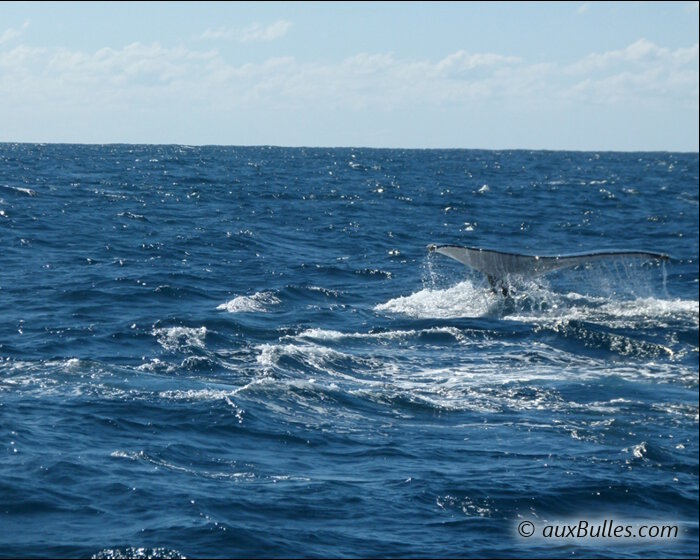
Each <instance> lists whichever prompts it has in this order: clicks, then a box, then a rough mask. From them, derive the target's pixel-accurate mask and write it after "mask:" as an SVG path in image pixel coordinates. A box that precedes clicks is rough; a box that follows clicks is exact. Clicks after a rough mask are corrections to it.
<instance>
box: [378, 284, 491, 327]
mask: <svg viewBox="0 0 700 560" xmlns="http://www.w3.org/2000/svg"><path fill="white" fill-rule="evenodd" d="M500 299H501V298H499V297H497V296H495V295H494V294H492V293H490V291H488V290H483V289H479V288H476V287H474V285H473V284H472V283H471V282H470V281H469V280H465V281H463V282H460V283H459V284H457V285H455V286H452V287H450V288H447V289H431V288H426V289H423V290H420V291H419V292H416V293H415V294H411V295H410V296H402V297H398V298H394V299H390V300H389V301H387V302H386V303H382V304H379V305H377V306H375V308H374V310H375V311H380V312H389V313H401V314H403V315H408V316H409V317H415V318H440V319H450V318H457V317H480V316H483V315H487V314H488V313H489V311H490V310H491V309H492V308H493V306H494V305H498V304H499V303H500Z"/></svg>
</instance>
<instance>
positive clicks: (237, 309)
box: [217, 292, 281, 313]
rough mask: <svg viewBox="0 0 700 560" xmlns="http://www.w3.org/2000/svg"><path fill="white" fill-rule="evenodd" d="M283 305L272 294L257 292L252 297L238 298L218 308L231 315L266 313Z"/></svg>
mask: <svg viewBox="0 0 700 560" xmlns="http://www.w3.org/2000/svg"><path fill="white" fill-rule="evenodd" d="M279 303H281V301H280V299H279V298H278V297H277V296H275V294H274V293H272V292H257V293H255V294H253V295H252V296H238V297H235V298H233V299H232V300H230V301H227V302H226V303H222V304H221V305H219V306H217V309H218V310H220V311H228V312H229V313H266V312H267V311H268V310H269V308H270V306H273V305H278V304H279Z"/></svg>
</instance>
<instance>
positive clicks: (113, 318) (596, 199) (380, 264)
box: [0, 144, 698, 558]
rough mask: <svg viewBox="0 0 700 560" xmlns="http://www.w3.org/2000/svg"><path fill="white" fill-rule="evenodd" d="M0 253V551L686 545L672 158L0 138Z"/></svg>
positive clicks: (657, 548)
mask: <svg viewBox="0 0 700 560" xmlns="http://www.w3.org/2000/svg"><path fill="white" fill-rule="evenodd" d="M429 243H454V244H465V245H475V246H481V247H487V248H492V249H500V250H504V251H515V252H523V253H531V254H535V253H538V254H561V253H572V252H581V251H590V250H607V249H616V250H619V249H636V250H647V251H657V252H664V253H668V254H669V255H670V256H671V260H670V261H669V262H668V263H666V264H663V265H662V264H659V263H653V262H640V261H638V260H633V259H614V260H612V261H611V262H607V263H603V264H597V265H595V266H589V267H582V268H580V269H574V270H569V271H562V272H558V273H556V274H553V275H550V276H548V277H542V278H537V279H535V280H532V279H522V280H521V281H520V282H519V283H518V284H517V285H514V286H513V290H512V293H511V297H510V298H508V299H504V298H502V297H500V296H497V295H494V294H493V293H491V291H490V290H489V288H488V284H487V283H486V282H485V281H484V280H483V278H481V277H480V276H479V274H478V273H475V272H473V271H469V270H468V269H467V268H465V267H464V266H462V265H460V264H459V263H457V262H455V261H451V260H450V259H447V258H445V257H444V256H441V255H434V254H433V255H429V254H428V252H427V250H426V246H427V245H428V244H429ZM0 255H1V256H0V317H1V320H0V442H1V445H0V453H1V454H2V457H3V458H2V461H0V556H5V557H11V556H32V557H54V556H82V557H90V556H95V557H102V558H104V557H112V558H114V557H146V556H149V555H156V556H161V557H163V556H165V557H179V556H188V557H202V556H216V557H221V556H257V557H260V556H263V557H269V556H335V557H337V556H420V557H445V556H493V557H502V556H537V557H542V556H563V555H567V556H568V555H574V556H587V555H597V556H620V555H624V556H628V557H648V556H676V557H677V556H689V557H694V554H696V553H697V550H698V516H697V514H698V155H697V154H673V153H624V154H622V153H601V154H596V153H565V152H527V151H513V152H507V151H504V152H493V151H465V150H454V151H440V150H429V151H415V150H412V151H402V150H370V149H283V148H264V147H260V148H235V147H231V148H224V147H220V148H218V147H201V148H192V147H186V146H126V145H125V146H69V145H48V146H44V145H12V144H4V145H0ZM578 518H582V519H602V518H606V519H615V520H618V519H619V520H621V521H622V520H630V519H643V520H652V521H654V522H659V523H664V524H670V523H674V524H676V525H678V526H679V527H680V528H681V535H680V536H679V538H678V539H675V540H673V541H665V542H663V543H659V542H653V543H652V542H649V541H646V542H645V541H641V540H636V541H628V542H612V541H610V540H608V541H607V542H604V541H598V542H591V541H588V542H585V543H583V542H572V541H567V542H546V541H543V540H528V539H524V538H522V537H519V536H518V535H517V533H516V532H515V528H516V527H517V525H518V523H519V521H521V520H524V519H527V520H532V521H533V522H534V523H546V522H551V521H552V520H571V519H578Z"/></svg>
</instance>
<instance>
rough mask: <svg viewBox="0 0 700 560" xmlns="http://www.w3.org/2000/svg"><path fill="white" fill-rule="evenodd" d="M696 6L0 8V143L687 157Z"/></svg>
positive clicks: (694, 123) (693, 113)
mask: <svg viewBox="0 0 700 560" xmlns="http://www.w3.org/2000/svg"><path fill="white" fill-rule="evenodd" d="M698 21H699V14H698V2H697V1H682V2H203V1H200V2H133V3H132V2H0V142H68V143H98V144H102V143H148V144H189V145H202V144H219V145H276V146H324V147H339V146H353V147H386V148H469V149H549V150H596V151H609V150H614V151H637V150H639V151H657V150H659V151H683V152H697V151H698V138H699V131H698V122H699V120H700V119H699V115H698V105H699V101H698V67H699V63H698V27H699V24H698Z"/></svg>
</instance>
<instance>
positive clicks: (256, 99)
mask: <svg viewBox="0 0 700 560" xmlns="http://www.w3.org/2000/svg"><path fill="white" fill-rule="evenodd" d="M237 37H238V38H239V40H240V38H241V37H243V35H240V34H239V35H238V36H237ZM0 98H2V99H3V104H2V105H0V122H3V121H6V122H9V121H8V119H10V118H12V119H14V120H15V121H16V122H18V123H20V124H18V125H16V128H17V130H20V131H21V130H23V127H25V125H24V124H22V123H21V122H20V121H19V120H17V119H18V118H19V117H17V116H16V115H27V116H26V117H23V118H26V119H30V121H31V122H35V121H37V118H36V115H38V112H39V111H41V110H42V108H43V110H44V111H46V112H47V114H49V115H50V116H51V118H54V116H55V118H65V119H66V120H69V116H70V119H72V120H77V121H80V120H82V121H84V122H92V121H109V122H111V123H112V126H113V127H116V126H118V127H120V130H122V129H126V130H127V131H130V130H132V129H136V128H137V127H141V128H144V127H146V126H147V125H146V124H144V123H151V122H152V123H153V124H152V125H151V126H152V127H153V128H154V129H155V128H158V130H159V131H160V130H162V129H164V127H165V126H176V125H174V124H171V123H179V122H185V121H186V119H188V118H190V119H191V121H193V124H194V126H201V121H202V119H205V120H206V119H209V121H210V126H211V123H214V125H213V126H215V127H218V128H219V129H221V128H222V127H224V126H225V125H223V124H221V123H224V122H228V123H229V124H228V126H229V127H230V126H232V125H231V122H233V123H238V122H244V121H245V122H249V121H253V120H254V119H255V118H257V119H258V121H255V122H263V121H265V120H271V119H272V120H274V118H278V119H279V118H282V119H297V120H296V121H294V122H295V123H296V124H297V129H298V128H299V126H298V123H299V122H301V123H302V124H303V122H304V120H305V119H306V120H308V122H309V127H306V125H303V126H302V128H303V129H304V130H307V128H308V130H313V126H312V125H313V124H314V123H316V121H319V118H318V115H319V114H321V113H324V114H326V115H338V116H340V115H345V118H347V115H349V114H350V115H355V116H356V117H357V118H358V119H361V118H364V116H365V115H366V116H367V117H366V118H368V119H369V118H370V117H369V116H370V115H384V116H385V117H384V118H387V119H388V118H389V117H387V116H386V115H401V117H398V116H397V117H392V118H399V119H400V120H401V122H405V119H406V118H408V117H409V116H416V117H420V115H423V114H424V113H425V112H426V111H433V112H434V113H437V114H444V115H456V114H460V115H464V114H469V115H479V117H480V118H482V115H483V114H489V115H491V116H492V117H493V116H494V115H495V116H498V115H501V114H504V113H506V112H507V113H508V114H511V115H516V116H518V117H519V116H520V115H526V114H530V113H532V112H533V111H535V112H537V111H539V113H537V114H539V115H542V116H543V118H548V117H545V116H546V115H550V114H553V111H555V110H558V111H561V113H562V114H573V113H576V114H581V113H582V112H585V110H586V108H587V107H600V106H601V105H606V106H608V107H611V108H612V110H614V111H617V112H625V111H630V107H640V106H649V107H658V108H661V109H660V110H666V109H665V108H668V107H675V106H683V107H688V110H687V111H686V112H687V114H693V110H694V111H695V113H694V114H697V105H698V45H697V44H695V45H692V46H689V47H687V48H682V49H676V50H671V49H667V48H663V47H659V46H657V45H655V44H654V43H651V42H650V41H646V40H644V39H641V40H639V41H636V42H634V43H632V44H630V45H629V46H627V47H625V48H623V49H619V50H613V51H610V52H603V53H593V54H590V55H588V56H586V57H584V58H582V59H581V60H579V61H577V62H575V63H573V64H571V65H560V64H556V63H553V62H550V63H538V64H531V63H528V62H527V61H526V60H523V59H521V58H518V57H513V56H506V55H501V54H497V53H469V52H466V51H462V50H460V51H456V52H453V53H450V54H447V55H446V56H444V57H442V58H440V59H437V60H429V59H415V58H414V59H406V58H400V57H397V56H396V55H394V54H392V53H358V54H356V55H354V56H351V57H348V58H346V59H343V60H340V61H337V62H326V63H322V62H317V61H300V60H298V59H296V58H293V57H277V58H271V59H268V60H266V61H265V62H262V63H247V64H241V65H232V64H230V63H229V62H228V61H227V60H226V58H225V56H224V55H223V54H222V53H221V52H219V51H218V50H198V49H192V48H188V47H185V46H179V47H166V46H163V45H161V44H158V43H153V44H143V43H133V44H130V45H126V46H124V47H122V48H118V49H113V48H102V49H99V50H97V51H94V52H85V51H80V50H70V49H64V48H60V49H56V48H54V49H47V48H33V47H28V46H23V45H19V46H16V47H14V48H11V49H5V50H3V49H0ZM693 108H694V109H693ZM591 110H592V111H595V109H591ZM61 115H63V117H61ZM157 115H160V117H158V118H160V120H158V118H157ZM195 115H196V118H195ZM270 115H275V117H272V116H270ZM474 118H476V117H474ZM483 118H485V117H483ZM446 119H447V121H446V124H445V126H452V125H453V124H454V126H457V124H456V121H455V120H454V117H446ZM44 120H47V119H46V118H45V119H44ZM321 120H322V119H321ZM30 121H27V122H30ZM358 122H359V121H358ZM387 122H389V121H387ZM163 123H167V124H166V125H164V124H163ZM182 126H184V125H182ZM250 126H253V127H255V126H257V125H249V126H248V128H250ZM270 126H271V125H270ZM319 126H320V125H319ZM327 126H330V124H329V125H327ZM352 126H356V127H358V128H359V124H357V125H356V124H354V123H353V125H352ZM368 126H370V125H368ZM387 126H388V125H387ZM370 128H371V126H370ZM106 129H107V125H105V130H106ZM189 133H190V129H187V130H186V131H185V132H184V133H183V134H189ZM5 134H8V133H7V132H5ZM125 134H126V133H125ZM200 134H202V133H201V132H200ZM309 134H310V133H309ZM7 139H8V140H11V138H7ZM122 140H127V141H128V140H129V137H128V136H127V137H126V138H122ZM180 141H185V142H187V141H191V140H188V138H187V137H186V136H185V137H182V138H180Z"/></svg>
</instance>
